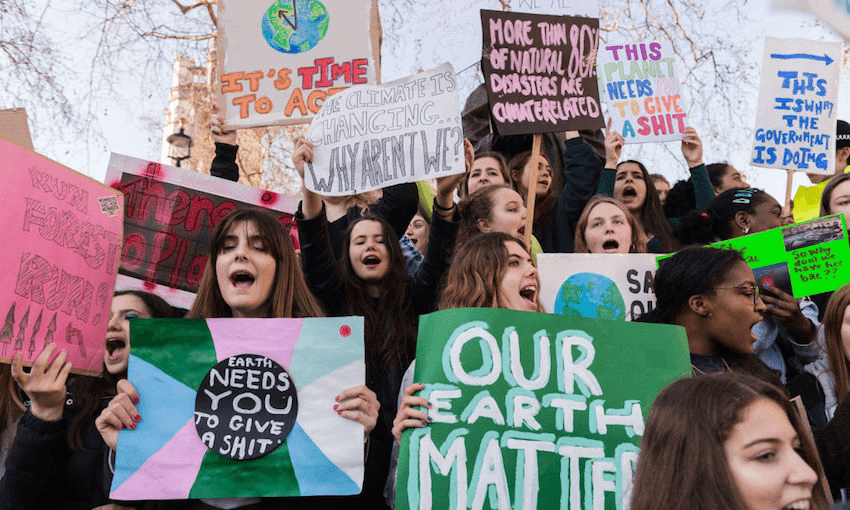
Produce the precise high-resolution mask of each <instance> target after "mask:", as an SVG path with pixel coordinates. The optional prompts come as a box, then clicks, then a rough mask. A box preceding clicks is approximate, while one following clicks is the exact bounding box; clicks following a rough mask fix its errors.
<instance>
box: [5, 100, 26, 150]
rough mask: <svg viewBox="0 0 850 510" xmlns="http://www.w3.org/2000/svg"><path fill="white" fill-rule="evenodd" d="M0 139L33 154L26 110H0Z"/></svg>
mask: <svg viewBox="0 0 850 510" xmlns="http://www.w3.org/2000/svg"><path fill="white" fill-rule="evenodd" d="M0 138H2V139H3V140H7V141H10V142H12V143H14V144H15V145H19V146H21V147H23V148H24V149H26V150H28V151H30V152H32V150H33V148H32V138H31V137H30V127H29V123H28V122H27V110H26V109H25V108H12V109H10V110H0Z"/></svg>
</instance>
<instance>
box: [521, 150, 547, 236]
mask: <svg viewBox="0 0 850 510" xmlns="http://www.w3.org/2000/svg"><path fill="white" fill-rule="evenodd" d="M542 139H543V135H541V134H540V133H535V134H534V142H533V143H532V145H531V175H530V176H529V177H528V191H527V193H528V196H527V197H526V199H525V203H526V208H527V209H528V211H527V212H526V214H528V216H527V217H526V218H525V237H524V238H523V241H524V242H525V246H526V247H528V249H529V250H531V231H532V229H533V227H534V202H535V199H536V198H537V165H538V164H539V162H540V141H541V140H542Z"/></svg>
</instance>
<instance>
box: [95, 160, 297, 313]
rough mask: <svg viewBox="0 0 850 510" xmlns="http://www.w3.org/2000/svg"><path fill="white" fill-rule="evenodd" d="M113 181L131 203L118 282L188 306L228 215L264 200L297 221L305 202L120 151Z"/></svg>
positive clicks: (109, 178) (110, 172)
mask: <svg viewBox="0 0 850 510" xmlns="http://www.w3.org/2000/svg"><path fill="white" fill-rule="evenodd" d="M105 182H106V183H107V184H109V186H111V187H113V188H115V189H118V190H120V191H122V192H123V193H124V197H125V199H124V201H125V203H126V204H127V207H126V208H125V210H124V246H123V249H122V250H121V266H120V268H119V275H118V281H117V288H119V289H138V290H145V291H148V292H153V293H154V294H157V295H159V296H160V297H162V298H163V299H165V300H166V301H168V302H169V303H170V304H171V305H174V306H180V307H183V308H189V307H191V306H192V301H194V299H195V293H196V292H197V290H198V284H199V283H200V282H201V276H203V272H204V267H205V266H206V263H207V250H208V248H209V239H210V235H211V234H212V229H213V228H215V226H216V225H218V222H219V221H221V220H222V218H224V217H225V216H226V215H227V214H228V213H229V212H231V211H233V210H235V209H241V208H245V207H263V208H267V209H271V210H272V212H274V213H275V214H276V215H277V216H278V219H280V221H281V223H283V224H284V225H290V224H291V223H292V215H293V214H294V212H295V209H296V207H297V206H298V204H297V202H296V201H295V200H294V199H292V198H289V197H285V196H282V195H278V194H277V193H274V192H272V191H265V190H261V189H257V188H252V187H250V186H245V185H244V184H239V183H236V182H232V181H228V180H225V179H220V178H217V177H212V176H209V175H203V174H199V173H196V172H192V171H188V170H185V169H180V168H176V167H172V166H167V165H161V164H159V163H156V162H152V161H145V160H142V159H136V158H131V157H129V156H122V155H119V154H113V155H112V158H111V159H110V160H109V168H108V169H107V171H106V178H105Z"/></svg>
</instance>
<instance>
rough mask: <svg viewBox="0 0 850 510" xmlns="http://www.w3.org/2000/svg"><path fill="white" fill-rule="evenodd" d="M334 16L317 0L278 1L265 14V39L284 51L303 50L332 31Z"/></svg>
mask: <svg viewBox="0 0 850 510" xmlns="http://www.w3.org/2000/svg"><path fill="white" fill-rule="evenodd" d="M328 23H330V16H329V15H328V10H327V9H325V6H324V5H322V3H321V2H319V1H317V0H275V2H274V3H272V4H271V6H270V7H269V8H268V9H267V10H266V12H265V14H263V24H262V30H263V38H264V39H265V40H266V42H267V43H269V46H271V47H272V48H274V49H276V50H277V51H280V52H282V53H303V52H305V51H308V50H310V49H312V48H313V47H315V46H316V45H317V44H319V41H321V40H322V38H323V37H325V34H327V33H328Z"/></svg>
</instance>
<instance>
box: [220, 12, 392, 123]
mask: <svg viewBox="0 0 850 510" xmlns="http://www.w3.org/2000/svg"><path fill="white" fill-rule="evenodd" d="M372 14H373V13H372V0H321V1H318V0H274V1H272V0H238V1H237V0H219V16H218V20H219V22H218V38H217V58H218V62H217V64H218V65H217V68H216V90H217V91H218V106H219V108H220V110H221V111H222V112H224V114H225V116H226V118H225V123H224V126H225V128H226V129H241V128H248V127H258V126H269V125H274V124H297V123H306V122H309V121H310V119H311V118H312V117H313V115H315V114H316V112H318V111H319V109H320V108H321V106H322V103H323V102H324V101H325V100H326V99H327V97H329V96H331V95H333V94H335V93H337V92H340V91H342V90H344V89H345V88H347V87H350V86H352V85H358V84H365V83H374V82H375V80H376V74H377V71H376V62H375V58H374V55H375V54H376V53H377V52H374V53H373V41H372V34H371V21H372Z"/></svg>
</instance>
